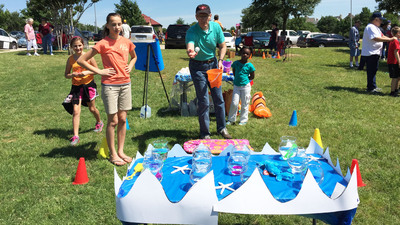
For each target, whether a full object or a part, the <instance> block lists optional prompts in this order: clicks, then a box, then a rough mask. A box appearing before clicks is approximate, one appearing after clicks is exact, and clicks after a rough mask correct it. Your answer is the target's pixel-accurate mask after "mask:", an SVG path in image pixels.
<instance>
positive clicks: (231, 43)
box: [224, 32, 235, 48]
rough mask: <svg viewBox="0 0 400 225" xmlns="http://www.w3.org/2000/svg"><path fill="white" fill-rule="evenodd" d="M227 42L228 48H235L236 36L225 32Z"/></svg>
mask: <svg viewBox="0 0 400 225" xmlns="http://www.w3.org/2000/svg"><path fill="white" fill-rule="evenodd" d="M224 36H225V44H226V47H227V48H235V38H234V37H232V34H231V33H229V32H224Z"/></svg>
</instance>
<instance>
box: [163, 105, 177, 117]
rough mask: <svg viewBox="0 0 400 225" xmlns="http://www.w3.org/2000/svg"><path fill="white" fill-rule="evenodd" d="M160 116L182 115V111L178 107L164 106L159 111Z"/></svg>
mask: <svg viewBox="0 0 400 225" xmlns="http://www.w3.org/2000/svg"><path fill="white" fill-rule="evenodd" d="M157 116H158V117H180V116H181V111H180V110H179V109H178V108H169V107H164V108H160V109H159V110H158V111H157Z"/></svg>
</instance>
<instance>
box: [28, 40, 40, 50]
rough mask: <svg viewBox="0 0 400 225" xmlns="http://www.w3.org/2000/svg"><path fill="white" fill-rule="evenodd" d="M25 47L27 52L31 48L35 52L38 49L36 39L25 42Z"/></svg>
mask: <svg viewBox="0 0 400 225" xmlns="http://www.w3.org/2000/svg"><path fill="white" fill-rule="evenodd" d="M26 47H27V48H28V50H31V48H32V47H33V48H34V49H35V50H36V49H37V48H38V47H37V44H36V39H33V40H29V41H27V44H26Z"/></svg>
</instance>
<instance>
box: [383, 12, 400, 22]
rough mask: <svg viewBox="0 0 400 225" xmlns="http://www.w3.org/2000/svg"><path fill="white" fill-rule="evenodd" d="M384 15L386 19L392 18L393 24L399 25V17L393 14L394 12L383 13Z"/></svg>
mask: <svg viewBox="0 0 400 225" xmlns="http://www.w3.org/2000/svg"><path fill="white" fill-rule="evenodd" d="M383 17H385V19H387V20H390V21H391V22H392V24H397V25H399V22H400V21H399V17H398V16H396V15H394V14H392V13H385V14H384V15H383Z"/></svg>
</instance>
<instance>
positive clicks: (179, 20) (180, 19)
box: [176, 17, 185, 24]
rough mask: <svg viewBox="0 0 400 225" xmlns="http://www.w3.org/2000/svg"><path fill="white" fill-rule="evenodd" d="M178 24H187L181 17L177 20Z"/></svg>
mask: <svg viewBox="0 0 400 225" xmlns="http://www.w3.org/2000/svg"><path fill="white" fill-rule="evenodd" d="M176 24H185V21H184V20H183V19H182V18H181V17H179V19H177V20H176Z"/></svg>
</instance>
